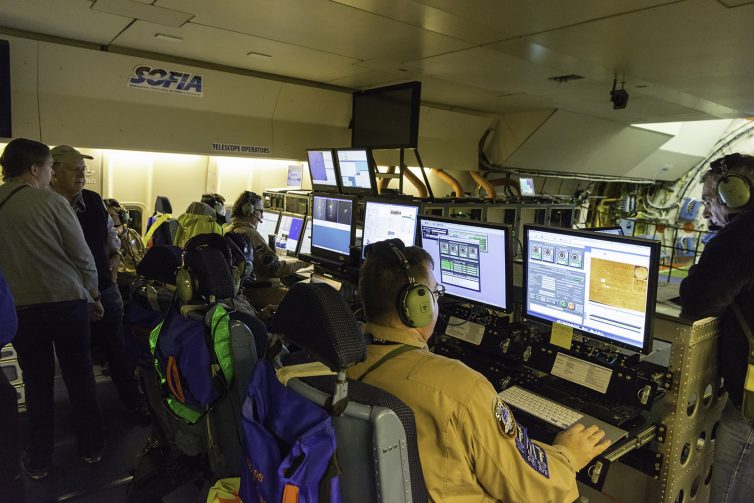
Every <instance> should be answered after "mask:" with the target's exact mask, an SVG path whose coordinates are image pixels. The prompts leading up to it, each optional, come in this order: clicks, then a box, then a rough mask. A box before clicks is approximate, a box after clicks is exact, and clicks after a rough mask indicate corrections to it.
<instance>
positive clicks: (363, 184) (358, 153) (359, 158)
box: [335, 148, 377, 195]
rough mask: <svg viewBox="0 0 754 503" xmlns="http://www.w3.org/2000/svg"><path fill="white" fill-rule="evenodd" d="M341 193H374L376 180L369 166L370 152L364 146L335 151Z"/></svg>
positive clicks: (375, 191)
mask: <svg viewBox="0 0 754 503" xmlns="http://www.w3.org/2000/svg"><path fill="white" fill-rule="evenodd" d="M335 155H336V157H337V160H338V170H339V171H340V187H341V190H342V192H343V194H357V195H358V194H376V193H377V182H376V181H375V176H374V171H373V170H372V167H371V160H370V159H371V152H369V151H368V150H367V149H364V148H340V149H337V150H336V151H335Z"/></svg>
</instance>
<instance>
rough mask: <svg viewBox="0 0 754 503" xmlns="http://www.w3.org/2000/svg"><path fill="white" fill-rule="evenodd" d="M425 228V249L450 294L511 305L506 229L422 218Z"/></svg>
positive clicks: (423, 230) (486, 302)
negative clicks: (508, 288) (508, 294)
mask: <svg viewBox="0 0 754 503" xmlns="http://www.w3.org/2000/svg"><path fill="white" fill-rule="evenodd" d="M421 231H422V248H424V249H425V250H427V252H429V254H430V255H431V256H432V259H433V260H434V262H435V277H436V279H437V280H438V281H439V282H440V283H442V284H443V285H444V286H445V290H446V291H447V293H448V294H450V295H455V296H457V297H462V298H464V299H467V300H470V301H473V302H481V303H484V304H489V305H492V306H496V307H499V308H501V309H506V308H507V306H506V305H505V304H506V292H505V284H506V277H505V258H506V253H505V252H506V250H505V247H506V245H507V236H506V235H505V230H504V229H494V228H488V227H478V226H474V225H468V224H461V223H456V222H438V221H432V220H422V223H421ZM438 272H439V274H438Z"/></svg>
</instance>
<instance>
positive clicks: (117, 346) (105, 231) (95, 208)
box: [50, 145, 148, 422]
mask: <svg viewBox="0 0 754 503" xmlns="http://www.w3.org/2000/svg"><path fill="white" fill-rule="evenodd" d="M51 153H52V158H53V161H54V162H53V165H52V168H53V170H54V174H53V176H52V180H51V182H50V186H51V187H52V188H53V189H54V190H55V191H56V192H58V193H59V194H60V195H62V196H63V197H65V198H66V200H67V201H68V202H69V203H70V204H71V207H72V208H73V210H74V211H75V212H76V216H77V217H78V219H79V223H80V224H81V229H82V230H83V231H84V238H86V243H87V245H88V246H89V249H90V250H91V252H92V255H93V256H94V263H95V265H96V266H97V283H98V287H99V291H100V295H101V301H102V305H103V307H104V308H105V314H104V316H103V317H102V319H101V320H98V321H94V322H92V326H91V330H92V342H93V343H94V345H95V346H100V347H101V348H102V349H103V350H104V352H105V356H106V357H107V361H108V364H109V367H110V376H111V377H112V380H113V384H114V385H115V387H116V388H117V389H118V395H119V396H120V399H121V401H122V402H123V403H124V404H125V405H126V407H128V408H129V409H131V410H132V411H133V412H134V413H135V414H136V415H137V416H138V418H139V420H140V421H142V422H147V420H148V410H147V408H146V406H145V405H144V402H143V400H142V397H141V395H140V393H139V389H138V384H137V381H136V379H135V378H134V376H133V367H132V366H131V365H130V364H129V363H128V362H127V359H126V354H125V351H124V342H123V330H122V324H123V299H122V298H121V295H120V291H119V290H118V287H117V285H116V284H115V282H114V281H113V270H115V269H117V267H118V265H117V264H118V262H119V259H120V239H118V235H117V233H116V231H115V227H114V225H113V220H112V218H110V215H109V214H108V212H107V209H106V207H105V203H104V202H103V201H102V198H101V197H100V196H99V194H97V193H96V192H94V191H91V190H87V189H85V188H84V185H85V184H86V178H85V174H86V163H85V162H84V159H92V157H91V156H89V155H85V154H82V153H81V152H79V151H78V150H76V149H75V148H73V147H71V146H68V145H58V146H57V147H55V148H53V149H52V151H51Z"/></svg>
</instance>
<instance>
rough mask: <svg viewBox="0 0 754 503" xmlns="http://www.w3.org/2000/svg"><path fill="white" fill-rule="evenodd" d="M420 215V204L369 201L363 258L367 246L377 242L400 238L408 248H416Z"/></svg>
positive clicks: (362, 250) (367, 204) (363, 241)
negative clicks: (417, 221)
mask: <svg viewBox="0 0 754 503" xmlns="http://www.w3.org/2000/svg"><path fill="white" fill-rule="evenodd" d="M418 213H419V205H418V204H406V203H398V202H390V201H388V200H378V199H377V200H372V199H368V200H367V201H366V208H365V210H364V234H363V238H362V245H361V258H364V249H365V248H366V246H367V245H368V244H371V243H376V242H377V241H384V240H386V239H393V238H399V239H400V240H401V241H403V244H405V245H406V246H414V244H416V220H417V216H418Z"/></svg>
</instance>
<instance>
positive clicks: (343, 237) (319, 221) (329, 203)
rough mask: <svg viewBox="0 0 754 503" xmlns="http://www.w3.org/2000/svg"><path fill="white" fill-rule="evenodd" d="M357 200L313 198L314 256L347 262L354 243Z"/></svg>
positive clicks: (348, 198)
mask: <svg viewBox="0 0 754 503" xmlns="http://www.w3.org/2000/svg"><path fill="white" fill-rule="evenodd" d="M355 205H356V198H355V197H354V196H338V195H334V194H333V195H327V194H315V195H314V196H313V197H312V244H311V254H312V255H314V256H319V257H322V258H325V259H331V260H336V261H338V262H346V261H348V259H349V257H350V252H351V246H352V245H353V243H354V235H355V232H354V229H355V225H354V224H355V219H354V217H353V213H354V207H355Z"/></svg>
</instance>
